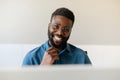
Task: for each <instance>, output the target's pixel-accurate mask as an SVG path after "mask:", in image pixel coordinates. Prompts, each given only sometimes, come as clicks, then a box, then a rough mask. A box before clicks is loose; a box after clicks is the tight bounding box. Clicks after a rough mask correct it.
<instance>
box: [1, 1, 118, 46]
mask: <svg viewBox="0 0 120 80" xmlns="http://www.w3.org/2000/svg"><path fill="white" fill-rule="evenodd" d="M59 7H67V8H69V9H71V10H72V11H73V12H74V13H75V16H76V21H75V24H74V28H73V30H72V34H71V37H70V39H69V42H70V43H73V44H77V45H79V44H97V45H103V44H104V45H120V0H0V44H4V43H5V44H7V43H10V44H11V43H14V44H40V43H43V42H45V40H47V28H48V23H49V20H50V16H51V13H52V12H53V11H54V10H55V9H56V8H59Z"/></svg>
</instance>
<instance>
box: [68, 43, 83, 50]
mask: <svg viewBox="0 0 120 80" xmlns="http://www.w3.org/2000/svg"><path fill="white" fill-rule="evenodd" d="M68 45H69V46H70V49H71V50H79V51H84V50H83V49H81V48H80V47H77V46H75V45H72V44H70V43H69V44H68Z"/></svg>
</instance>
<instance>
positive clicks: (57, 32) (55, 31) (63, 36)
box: [48, 15, 73, 49]
mask: <svg viewBox="0 0 120 80" xmlns="http://www.w3.org/2000/svg"><path fill="white" fill-rule="evenodd" d="M72 25H73V24H72V21H71V20H70V19H68V18H66V17H64V16H60V15H56V16H54V17H53V18H52V20H51V23H49V25H48V37H49V43H50V44H51V45H52V46H54V47H56V48H60V49H62V48H64V47H65V46H66V43H67V40H68V39H69V36H70V33H71V29H72Z"/></svg>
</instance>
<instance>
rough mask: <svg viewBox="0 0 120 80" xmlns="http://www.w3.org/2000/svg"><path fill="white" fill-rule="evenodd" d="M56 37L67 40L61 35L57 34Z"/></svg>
mask: <svg viewBox="0 0 120 80" xmlns="http://www.w3.org/2000/svg"><path fill="white" fill-rule="evenodd" d="M54 36H57V37H59V38H63V39H64V38H65V37H64V36H62V35H59V34H55V35H54Z"/></svg>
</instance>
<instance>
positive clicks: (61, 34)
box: [23, 8, 91, 65]
mask: <svg viewBox="0 0 120 80" xmlns="http://www.w3.org/2000/svg"><path fill="white" fill-rule="evenodd" d="M73 24H74V14H73V12H72V11H71V10H69V9H67V8H58V9H57V10H55V12H53V13H52V16H51V20H50V23H49V24H48V38H49V39H48V41H46V42H45V43H44V44H42V45H41V46H40V47H37V48H35V49H33V50H31V51H30V52H29V53H28V54H27V55H26V56H25V58H24V61H23V65H53V64H91V61H90V59H89V57H88V56H87V54H86V53H85V51H83V50H82V49H80V48H77V47H75V46H73V45H71V44H69V43H67V40H68V39H69V37H70V34H71V31H72V27H73Z"/></svg>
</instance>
